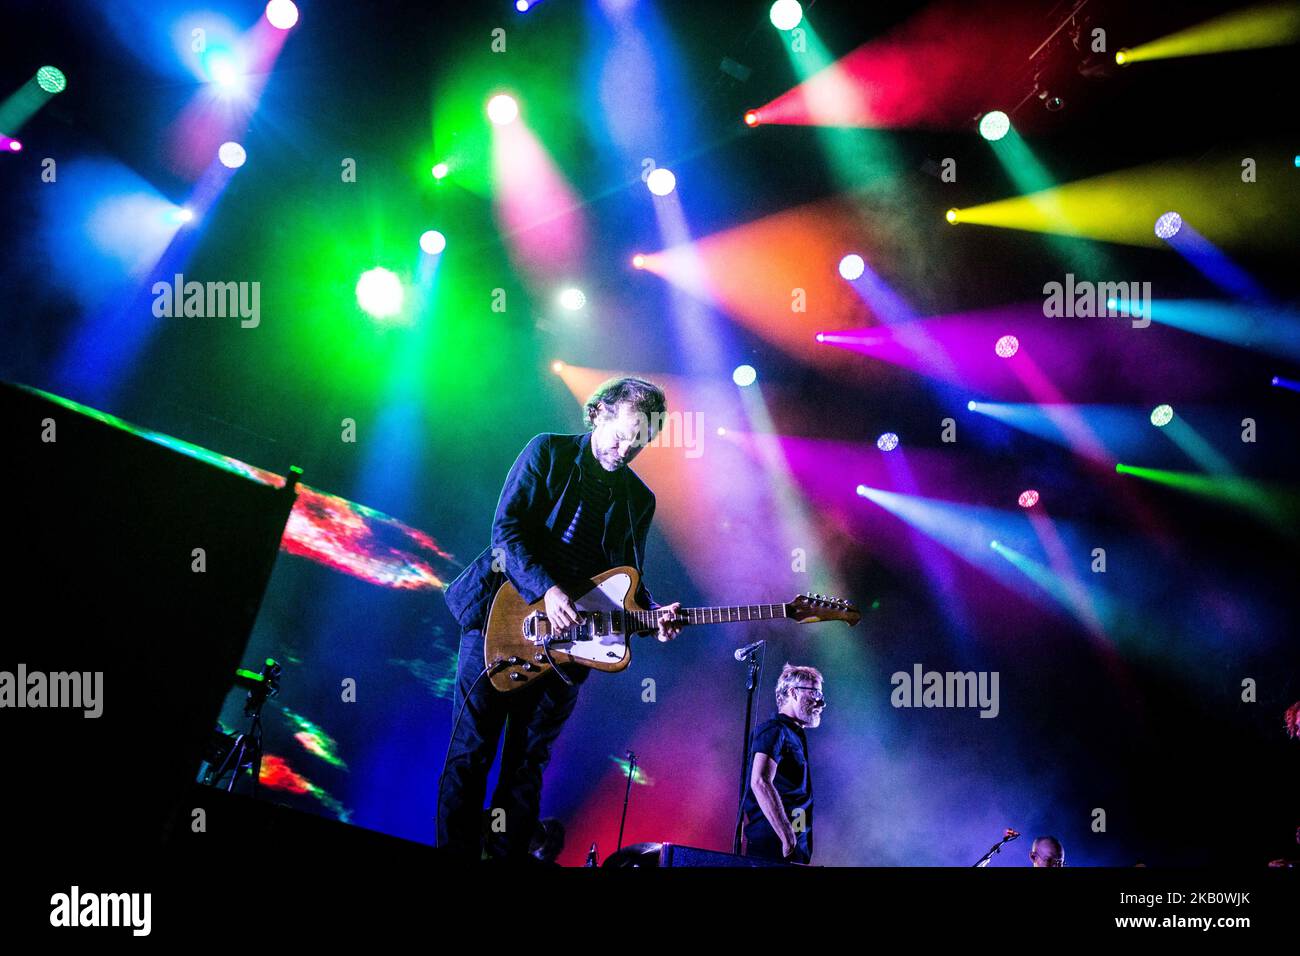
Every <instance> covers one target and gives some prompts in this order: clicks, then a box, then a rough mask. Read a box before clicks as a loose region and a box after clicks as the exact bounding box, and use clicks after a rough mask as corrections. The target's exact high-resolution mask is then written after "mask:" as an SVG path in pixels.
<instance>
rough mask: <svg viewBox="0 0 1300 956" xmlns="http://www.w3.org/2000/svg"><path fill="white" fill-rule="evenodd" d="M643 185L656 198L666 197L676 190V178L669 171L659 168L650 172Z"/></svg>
mask: <svg viewBox="0 0 1300 956" xmlns="http://www.w3.org/2000/svg"><path fill="white" fill-rule="evenodd" d="M645 184H646V186H647V187H648V188H649V190H650V191H651V192H652V193H654V194H655V195H656V196H667V195H668V194H669V193H670V192H672V191H673V190H674V189H676V188H677V177H676V176H674V175H673V171H672V170H671V169H664V168H663V167H662V166H660V167H658V168H657V169H652V170H651V171H650V175H649V176H647V177H646V180H645Z"/></svg>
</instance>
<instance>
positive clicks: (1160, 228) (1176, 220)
mask: <svg viewBox="0 0 1300 956" xmlns="http://www.w3.org/2000/svg"><path fill="white" fill-rule="evenodd" d="M1181 228H1183V217H1182V216H1180V215H1178V213H1176V212H1167V213H1165V214H1164V215H1163V216H1161V217H1160V218H1159V219H1157V220H1156V235H1157V236H1159V237H1160V238H1161V239H1172V238H1173V237H1174V236H1176V235H1178V230H1179V229H1181Z"/></svg>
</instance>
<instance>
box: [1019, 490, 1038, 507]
mask: <svg viewBox="0 0 1300 956" xmlns="http://www.w3.org/2000/svg"><path fill="white" fill-rule="evenodd" d="M1036 504H1038V492H1036V491H1034V489H1032V488H1030V489H1029V490H1028V491H1022V492H1021V493H1020V507H1022V508H1032V507H1033V506H1034V505H1036Z"/></svg>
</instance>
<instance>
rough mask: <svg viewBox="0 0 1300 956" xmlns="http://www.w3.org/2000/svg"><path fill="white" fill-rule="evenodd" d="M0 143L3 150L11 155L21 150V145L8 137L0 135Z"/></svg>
mask: <svg viewBox="0 0 1300 956" xmlns="http://www.w3.org/2000/svg"><path fill="white" fill-rule="evenodd" d="M0 143H3V144H4V148H5V149H7V150H8V151H9V152H11V153H16V152H19V151H20V150H21V149H22V148H23V144H22V143H20V142H18V140H16V139H10V138H9V137H8V136H5V135H3V134H0Z"/></svg>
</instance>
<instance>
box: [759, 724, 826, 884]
mask: <svg viewBox="0 0 1300 956" xmlns="http://www.w3.org/2000/svg"><path fill="white" fill-rule="evenodd" d="M749 753H750V760H751V762H752V760H753V756H754V754H767V755H768V756H769V757H771V758H772V759H773V760H775V761H776V778H775V779H774V780H773V781H772V782H773V784H774V785H775V786H776V792H777V793H778V794H779V795H780V797H781V805H782V807H784V809H785V818H786V819H787V820H790V821H791V825H792V826H794V828H795V838H796V840H797V842H798V844H799V850H800V851H801V854H800V855H802V857H803V858H804V859H805V860H807V859H810V858H811V857H812V822H813V788H812V768H811V767H810V766H809V764H808V737H807V735H806V734H805V733H804V729H803V728H802V727H800V726H799V724H798V723H797V722H796V721H795V720H793V719H792V718H790V717H787V716H785V715H784V714H776V715H775V716H774V717H772V718H771V719H770V720H767V721H764V722H763V723H761V724H759V725H758V728H757V729H756V730H755V731H754V736H753V738H752V740H751V742H750V748H749ZM751 766H752V763H751ZM800 812H801V813H802V816H800ZM745 819H746V823H745V840H746V842H747V843H748V844H749V846H750V851H749V852H750V855H759V854H756V853H754V852H753V850H754V848H755V846H756V845H759V846H761V847H770V845H771V844H772V843H773V842H775V844H776V848H777V855H778V856H779V854H780V845H781V841H780V838H779V837H777V835H776V831H775V830H773V829H772V825H771V824H770V823H768V822H767V817H765V816H763V809H762V808H761V807H760V806H759V805H758V799H757V798H756V797H755V796H754V788H753V787H752V786H750V787H746V789H745ZM800 819H802V821H803V823H802V826H800V825H799V824H798V823H797V821H798V820H800ZM762 855H767V854H762Z"/></svg>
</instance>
